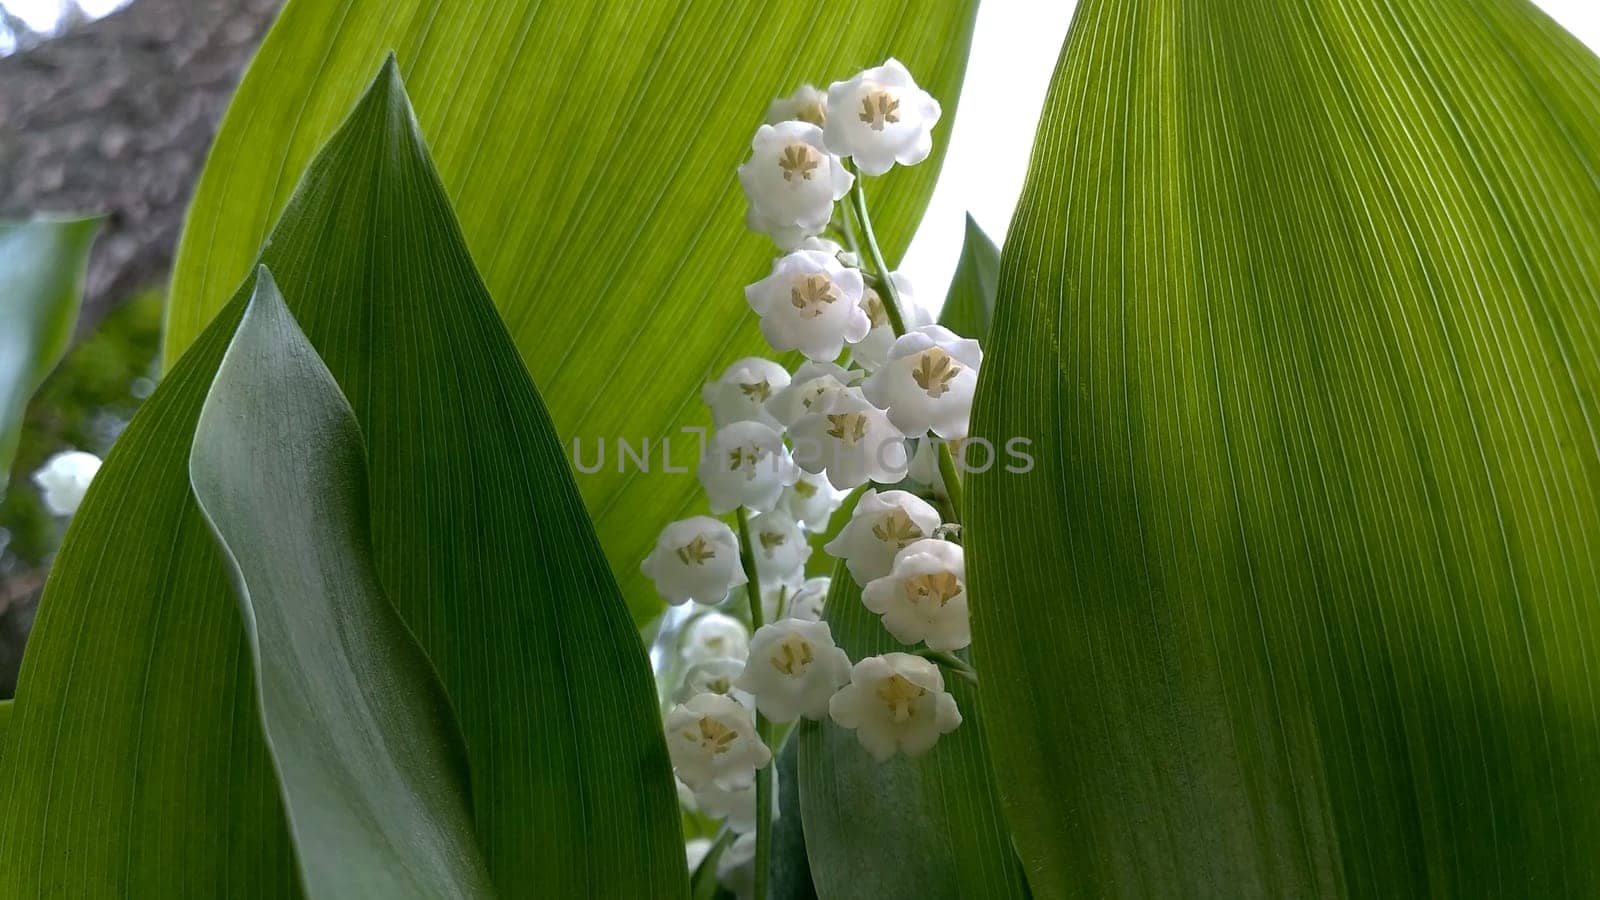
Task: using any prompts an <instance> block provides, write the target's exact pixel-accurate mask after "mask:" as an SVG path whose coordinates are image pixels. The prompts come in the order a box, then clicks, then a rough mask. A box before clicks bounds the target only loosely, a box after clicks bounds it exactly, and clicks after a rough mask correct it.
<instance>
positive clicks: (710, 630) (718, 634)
mask: <svg viewBox="0 0 1600 900" xmlns="http://www.w3.org/2000/svg"><path fill="white" fill-rule="evenodd" d="M749 650H750V629H748V628H746V627H745V624H744V623H743V622H741V621H739V620H738V619H735V618H734V617H733V616H729V615H724V614H723V613H719V612H717V611H715V610H712V611H709V612H707V613H706V614H705V615H703V616H699V617H698V618H696V619H695V620H694V621H693V622H690V623H689V627H688V628H686V629H684V633H683V661H684V662H685V663H688V664H689V665H691V666H693V665H695V664H697V663H703V662H706V661H707V660H713V659H744V657H745V654H746V653H748V652H749ZM716 693H724V692H722V691H717V692H716Z"/></svg>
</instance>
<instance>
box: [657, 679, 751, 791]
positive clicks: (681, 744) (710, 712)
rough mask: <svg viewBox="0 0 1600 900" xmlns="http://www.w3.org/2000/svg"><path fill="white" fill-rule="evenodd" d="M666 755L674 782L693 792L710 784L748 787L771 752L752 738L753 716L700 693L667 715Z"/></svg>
mask: <svg viewBox="0 0 1600 900" xmlns="http://www.w3.org/2000/svg"><path fill="white" fill-rule="evenodd" d="M665 724H666V732H667V753H668V755H670V756H671V757H672V766H673V769H674V770H675V771H676V772H677V773H678V778H679V779H681V780H682V781H683V783H684V784H686V785H688V786H689V788H690V789H691V790H693V791H696V792H698V791H701V790H704V789H705V788H706V786H707V785H712V784H715V785H717V786H719V787H721V788H723V789H725V790H730V791H732V790H738V789H740V788H743V787H748V786H749V785H750V783H751V782H752V781H754V780H755V774H756V770H757V769H759V768H761V767H762V766H765V765H766V764H767V763H769V762H771V761H772V751H771V750H769V749H767V745H766V744H765V743H762V741H761V736H760V735H759V734H757V733H756V721H755V714H754V713H752V712H751V711H750V710H749V709H748V708H746V707H745V706H744V705H742V704H740V703H739V702H738V701H736V700H733V699H731V698H729V697H724V696H722V695H721V694H701V695H700V696H698V697H695V698H694V699H692V700H690V701H689V702H688V703H684V704H680V705H678V706H675V707H673V708H672V711H671V712H669V713H667V717H666V720H665Z"/></svg>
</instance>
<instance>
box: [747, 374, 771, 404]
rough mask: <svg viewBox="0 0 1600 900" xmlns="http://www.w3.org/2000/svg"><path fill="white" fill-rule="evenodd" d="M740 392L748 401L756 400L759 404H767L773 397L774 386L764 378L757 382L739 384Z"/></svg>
mask: <svg viewBox="0 0 1600 900" xmlns="http://www.w3.org/2000/svg"><path fill="white" fill-rule="evenodd" d="M739 392H740V393H742V394H744V395H745V397H746V398H747V399H750V400H754V401H755V402H757V403H765V402H767V400H768V399H769V398H771V397H772V384H771V383H770V382H768V381H767V380H766V379H764V378H763V379H762V380H760V381H755V382H749V381H741V382H739Z"/></svg>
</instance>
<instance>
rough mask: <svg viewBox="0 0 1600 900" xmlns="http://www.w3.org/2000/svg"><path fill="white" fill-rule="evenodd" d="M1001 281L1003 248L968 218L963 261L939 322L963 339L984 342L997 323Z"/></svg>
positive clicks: (962, 254)
mask: <svg viewBox="0 0 1600 900" xmlns="http://www.w3.org/2000/svg"><path fill="white" fill-rule="evenodd" d="M999 279H1000V248H999V247H996V246H995V245H994V241H991V240H989V236H988V235H987V234H984V233H983V229H982V228H979V227H978V223H977V222H974V221H973V220H972V216H970V215H969V216H967V231H966V238H965V240H964V241H963V242H962V244H961V259H960V261H959V262H957V263H956V273H955V275H954V276H952V277H951V279H950V291H949V293H948V294H946V295H945V300H944V309H943V310H942V311H941V312H940V313H939V321H940V323H941V324H943V325H944V326H945V327H947V328H949V329H950V330H952V331H954V332H955V333H956V334H959V335H961V336H962V337H969V338H977V339H979V340H983V339H985V338H987V337H988V336H989V324H990V322H991V321H992V320H993V319H994V293H995V287H996V286H997V284H998V282H999Z"/></svg>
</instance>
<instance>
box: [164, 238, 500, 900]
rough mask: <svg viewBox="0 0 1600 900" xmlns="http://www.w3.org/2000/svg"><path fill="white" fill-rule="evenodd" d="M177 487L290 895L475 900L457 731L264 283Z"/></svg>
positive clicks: (337, 409) (320, 395) (310, 377)
mask: <svg viewBox="0 0 1600 900" xmlns="http://www.w3.org/2000/svg"><path fill="white" fill-rule="evenodd" d="M189 480H190V483H191V484H192V485H193V487H194V496H195V501H196V502H197V503H198V504H199V507H200V512H201V514H202V515H204V516H205V517H206V521H207V522H209V523H210V525H211V528H212V530H213V531H214V532H215V533H216V535H217V540H218V542H219V543H220V545H221V548H222V554H223V559H224V560H225V561H226V562H227V564H228V568H229V572H230V574H231V575H232V576H233V581H234V584H235V586H236V588H237V590H238V593H239V603H240V609H241V612H242V618H243V620H244V626H245V631H246V633H247V634H248V635H249V637H250V643H251V651H252V656H253V658H254V660H255V675H256V685H257V690H258V692H259V696H260V703H261V710H260V712H261V722H262V726H263V729H264V731H265V734H266V738H267V747H268V751H269V752H270V753H271V754H272V760H273V764H274V769H275V771H276V772H277V774H278V783H279V785H280V786H281V787H282V789H283V801H284V807H285V808H286V810H287V813H288V819H289V827H290V831H291V833H292V834H293V836H294V842H295V846H296V848H298V856H299V860H300V869H301V873H302V875H303V877H304V880H305V887H306V893H307V894H309V895H312V896H318V897H382V898H391V897H443V896H449V897H487V896H489V895H490V894H491V888H490V886H489V871H488V868H487V867H486V866H485V865H484V861H483V854H482V852H481V851H480V850H479V849H478V847H477V844H476V840H475V838H474V837H473V833H472V801H471V796H470V792H471V774H470V773H469V771H468V767H467V755H466V748H465V747H463V746H462V743H461V734H460V732H459V731H457V730H456V722H455V716H454V715H453V714H452V713H451V711H450V702H449V700H447V699H446V697H445V693H444V688H443V686H441V685H440V684H439V680H438V677H437V676H436V675H435V674H434V671H433V665H432V664H431V663H429V662H428V657H427V656H426V655H425V654H424V653H423V652H422V648H421V647H419V646H417V641H416V638H415V637H413V636H412V634H411V632H410V630H409V629H407V628H406V625H405V623H404V622H402V621H401V620H400V616H399V614H398V613H397V612H395V608H394V605H393V604H391V603H390V602H389V598H388V597H387V596H386V595H385V594H384V590H383V586H382V585H380V584H379V583H378V571H377V566H376V565H375V564H374V563H373V560H372V537H371V535H370V533H369V531H368V527H367V513H368V505H367V473H366V451H365V448H364V447H363V445H362V441H361V428H360V426H359V425H357V424H356V416H355V412H354V411H353V410H351V409H350V404H349V403H348V402H346V400H345V398H344V395H343V394H341V393H340V392H339V385H338V384H337V383H336V382H335V381H334V380H333V375H332V373H330V372H329V371H328V369H327V367H326V366H324V365H323V364H322V360H321V359H319V358H318V357H317V351H316V350H314V349H312V347H311V344H310V342H308V341H307V340H306V338H305V335H304V334H302V333H301V332H300V328H299V326H298V325H296V324H295V321H294V316H292V315H291V314H290V313H289V308H288V307H287V306H285V305H284V302H283V297H282V295H281V294H279V293H278V288H277V285H276V284H274V283H273V281H272V275H271V273H270V272H268V271H267V269H266V268H265V267H263V268H262V269H261V270H260V271H259V272H257V274H256V285H255V294H254V296H252V297H251V299H250V303H249V305H248V306H247V307H246V308H245V313H244V318H243V319H242V320H240V322H239V327H238V330H237V331H235V332H234V335H233V342H232V343H231V344H229V346H228V352H227V353H226V354H224V355H223V357H222V365H221V366H220V367H219V368H218V370H217V377H216V380H215V381H213V382H212V383H211V391H210V393H208V394H207V395H206V400H205V404H204V405H203V406H202V407H201V408H200V418H199V421H198V422H197V424H196V425H195V434H194V449H193V450H192V452H191V454H190V456H189Z"/></svg>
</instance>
